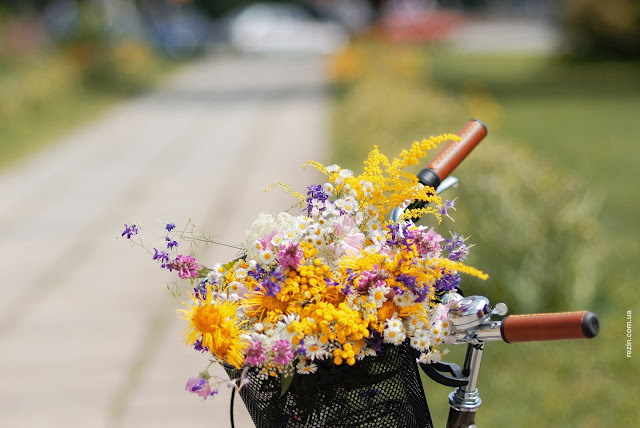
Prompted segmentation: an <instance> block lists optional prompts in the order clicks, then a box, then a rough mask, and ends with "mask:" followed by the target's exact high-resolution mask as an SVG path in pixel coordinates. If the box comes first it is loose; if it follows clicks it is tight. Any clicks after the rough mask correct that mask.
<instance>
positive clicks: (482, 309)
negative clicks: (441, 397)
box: [420, 293, 507, 387]
mask: <svg viewBox="0 0 640 428" xmlns="http://www.w3.org/2000/svg"><path fill="white" fill-rule="evenodd" d="M442 300H443V303H445V304H447V303H448V304H451V307H450V308H449V315H448V318H449V322H450V323H451V326H452V330H453V331H452V335H453V343H468V344H469V346H470V347H471V348H472V349H474V350H475V352H478V351H482V348H483V343H484V341H486V340H500V339H501V335H500V321H497V322H493V321H491V316H493V315H500V316H501V315H505V314H506V313H507V305H505V304H504V303H498V304H497V305H496V306H495V308H491V307H490V305H489V299H487V298H486V297H484V296H469V297H462V296H461V295H459V294H457V293H447V294H445V295H444V296H443V298H442ZM470 351H471V350H468V353H469V352H470ZM477 362H478V363H479V359H478V361H477ZM420 366H421V367H422V370H423V371H424V372H425V374H426V375H427V376H429V377H430V378H431V379H433V380H434V381H436V382H438V383H439V384H441V385H446V386H451V387H465V386H468V385H469V384H470V383H471V384H472V385H473V386H475V383H476V380H477V372H476V369H477V368H476V367H471V366H469V364H468V363H467V362H465V367H464V368H463V369H460V366H459V365H457V364H454V363H447V362H438V363H435V364H420Z"/></svg>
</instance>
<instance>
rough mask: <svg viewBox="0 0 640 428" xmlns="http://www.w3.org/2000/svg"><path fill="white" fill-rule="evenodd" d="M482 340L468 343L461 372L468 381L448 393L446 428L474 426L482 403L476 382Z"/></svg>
mask: <svg viewBox="0 0 640 428" xmlns="http://www.w3.org/2000/svg"><path fill="white" fill-rule="evenodd" d="M483 351H484V342H483V341H477V343H469V344H468V345H467V353H466V355H465V358H464V366H463V369H462V374H463V375H464V376H465V377H466V378H467V380H468V383H467V384H466V385H464V386H459V387H457V388H456V389H455V390H454V391H453V392H452V393H450V394H449V407H450V409H449V418H448V420H447V428H475V426H476V425H475V414H476V412H477V411H478V409H479V408H480V405H481V404H482V399H480V395H479V393H478V388H477V383H478V375H479V373H480V363H481V362H482V353H483Z"/></svg>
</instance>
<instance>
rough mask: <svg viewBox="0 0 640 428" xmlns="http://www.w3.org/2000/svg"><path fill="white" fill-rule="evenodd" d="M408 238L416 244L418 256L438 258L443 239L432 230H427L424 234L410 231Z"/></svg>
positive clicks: (420, 231)
mask: <svg viewBox="0 0 640 428" xmlns="http://www.w3.org/2000/svg"><path fill="white" fill-rule="evenodd" d="M410 237H411V238H412V239H413V242H414V243H415V244H416V248H417V250H418V254H420V256H422V257H425V256H426V257H440V253H441V248H440V242H441V241H444V238H443V237H442V236H440V235H439V234H438V233H437V232H436V231H435V230H433V228H431V229H429V231H428V232H427V233H424V232H423V231H422V230H419V231H412V232H411V236H410Z"/></svg>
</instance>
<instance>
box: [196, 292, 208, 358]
mask: <svg viewBox="0 0 640 428" xmlns="http://www.w3.org/2000/svg"><path fill="white" fill-rule="evenodd" d="M203 300H204V299H203ZM193 349H195V350H196V351H199V352H209V347H208V346H202V338H200V339H198V340H196V342H195V343H194V344H193Z"/></svg>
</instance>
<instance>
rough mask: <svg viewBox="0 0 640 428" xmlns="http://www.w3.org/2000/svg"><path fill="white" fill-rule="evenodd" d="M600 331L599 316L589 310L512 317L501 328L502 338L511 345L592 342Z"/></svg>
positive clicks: (505, 320)
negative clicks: (565, 340) (566, 340)
mask: <svg viewBox="0 0 640 428" xmlns="http://www.w3.org/2000/svg"><path fill="white" fill-rule="evenodd" d="M599 331H600V323H599V321H598V317H596V315H595V314H594V313H592V312H588V311H581V312H560V313H553V314H530V315H509V316H507V317H506V318H504V319H503V320H502V323H501V325H500V335H501V336H502V339H503V340H504V341H505V342H507V343H516V342H538V341H546V340H564V339H591V338H593V337H595V336H596V335H597V334H598V332H599Z"/></svg>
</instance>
